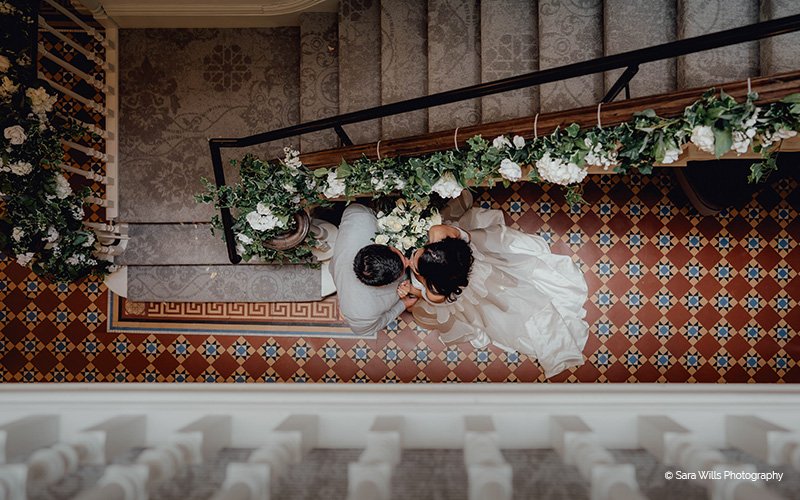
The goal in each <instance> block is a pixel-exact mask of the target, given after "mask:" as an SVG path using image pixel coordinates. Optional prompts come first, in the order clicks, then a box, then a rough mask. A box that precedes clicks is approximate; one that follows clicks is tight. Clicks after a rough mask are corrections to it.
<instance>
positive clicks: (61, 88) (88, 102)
mask: <svg viewBox="0 0 800 500" xmlns="http://www.w3.org/2000/svg"><path fill="white" fill-rule="evenodd" d="M39 79H40V80H44V81H45V82H47V84H48V85H50V86H51V87H53V88H54V89H56V90H58V91H59V92H61V93H62V94H64V95H66V96H69V97H71V98H73V99H75V100H76V101H78V102H80V103H82V104H83V105H84V106H86V107H88V108H89V109H92V110H94V111H96V112H98V113H100V114H102V115H108V110H107V109H106V108H105V107H104V106H102V105H100V104H97V103H96V102H94V101H92V100H91V99H88V98H86V97H83V96H82V95H80V94H78V93H77V92H73V91H72V90H70V89H68V88H66V87H64V86H63V85H61V84H58V83H56V82H54V81H53V80H50V79H49V78H47V76H46V75H45V74H44V73H42V72H39Z"/></svg>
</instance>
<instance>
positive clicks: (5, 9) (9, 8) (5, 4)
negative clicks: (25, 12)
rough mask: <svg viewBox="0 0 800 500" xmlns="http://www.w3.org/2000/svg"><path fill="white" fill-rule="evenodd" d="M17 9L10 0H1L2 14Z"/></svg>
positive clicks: (0, 10)
mask: <svg viewBox="0 0 800 500" xmlns="http://www.w3.org/2000/svg"><path fill="white" fill-rule="evenodd" d="M16 11H17V9H15V8H14V6H13V5H11V4H10V3H8V2H0V14H13V13H14V12H16Z"/></svg>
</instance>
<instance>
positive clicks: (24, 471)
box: [0, 464, 28, 500]
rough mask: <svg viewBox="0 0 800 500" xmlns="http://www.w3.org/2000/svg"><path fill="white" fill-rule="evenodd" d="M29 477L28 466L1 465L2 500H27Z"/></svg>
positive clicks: (0, 495) (0, 484)
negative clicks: (27, 478) (27, 481)
mask: <svg viewBox="0 0 800 500" xmlns="http://www.w3.org/2000/svg"><path fill="white" fill-rule="evenodd" d="M27 476H28V466H27V465H24V464H11V465H0V500H26V499H27V498H28V494H27V487H26V477H27Z"/></svg>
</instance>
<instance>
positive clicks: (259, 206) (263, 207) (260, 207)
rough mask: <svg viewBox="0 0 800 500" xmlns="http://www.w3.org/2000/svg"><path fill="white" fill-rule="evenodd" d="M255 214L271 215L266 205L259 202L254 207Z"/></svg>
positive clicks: (270, 210)
mask: <svg viewBox="0 0 800 500" xmlns="http://www.w3.org/2000/svg"><path fill="white" fill-rule="evenodd" d="M256 212H258V214H259V215H272V209H270V208H269V206H268V205H267V204H266V203H262V202H260V201H259V202H258V204H257V205H256Z"/></svg>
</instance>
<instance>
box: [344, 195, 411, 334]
mask: <svg viewBox="0 0 800 500" xmlns="http://www.w3.org/2000/svg"><path fill="white" fill-rule="evenodd" d="M377 232H378V219H377V218H376V217H375V214H374V213H373V212H372V210H370V209H369V208H367V207H365V206H364V205H359V204H357V203H353V204H351V205H350V206H348V207H347V208H346V209H345V211H344V214H342V222H341V224H340V225H339V234H338V236H337V237H336V244H335V245H334V248H333V257H331V261H330V271H331V275H332V276H333V282H334V283H335V284H336V290H337V291H338V295H339V310H340V311H341V312H342V316H343V317H344V319H345V321H346V322H347V324H348V325H349V326H350V329H351V330H353V332H355V333H357V334H359V335H369V334H371V333H375V332H378V331H380V330H382V329H384V328H385V327H386V325H387V324H389V322H390V321H392V320H393V319H395V318H396V317H398V316H399V315H400V313H401V312H403V311H405V310H407V309H410V308H411V307H412V306H413V305H414V303H415V302H416V301H417V299H416V298H415V297H405V298H403V299H400V298H399V297H398V295H397V286H398V285H399V284H400V283H401V281H403V280H404V279H405V270H406V269H407V268H408V259H406V258H405V257H404V256H403V254H402V252H400V250H398V249H396V248H394V247H389V246H386V245H376V244H373V243H372V241H371V240H372V238H373V237H374V236H375V234H376V233H377ZM359 277H360V278H359Z"/></svg>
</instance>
